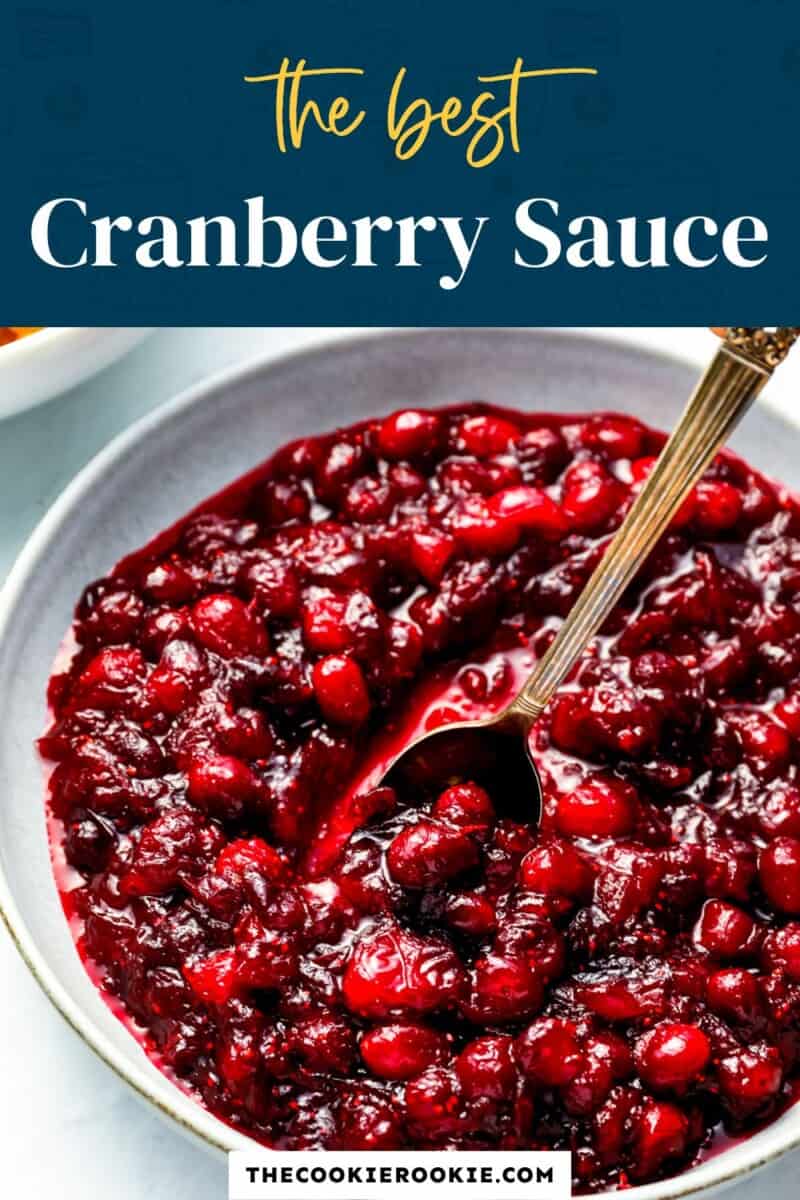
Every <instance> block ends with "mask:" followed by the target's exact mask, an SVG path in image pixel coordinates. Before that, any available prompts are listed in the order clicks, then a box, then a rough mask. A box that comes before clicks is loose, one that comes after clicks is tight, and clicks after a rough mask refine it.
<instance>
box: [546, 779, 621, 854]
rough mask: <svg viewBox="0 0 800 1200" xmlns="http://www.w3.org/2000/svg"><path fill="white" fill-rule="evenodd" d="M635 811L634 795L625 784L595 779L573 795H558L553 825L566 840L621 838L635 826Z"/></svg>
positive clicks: (614, 780) (581, 786) (565, 793)
mask: <svg viewBox="0 0 800 1200" xmlns="http://www.w3.org/2000/svg"><path fill="white" fill-rule="evenodd" d="M636 810H637V805H636V793H635V792H634V790H633V788H632V787H630V785H629V784H625V783H623V782H622V781H621V780H617V779H613V778H612V777H610V776H609V777H603V776H601V775H595V776H590V777H589V778H587V779H585V780H584V782H583V783H581V784H579V785H578V787H576V788H575V790H574V791H573V792H562V793H561V795H560V796H559V797H558V801H557V803H556V810H555V823H556V826H557V828H558V831H559V833H563V834H565V835H566V836H567V837H586V838H606V837H624V836H625V834H628V833H630V832H631V831H632V830H633V828H634V826H635V824H636Z"/></svg>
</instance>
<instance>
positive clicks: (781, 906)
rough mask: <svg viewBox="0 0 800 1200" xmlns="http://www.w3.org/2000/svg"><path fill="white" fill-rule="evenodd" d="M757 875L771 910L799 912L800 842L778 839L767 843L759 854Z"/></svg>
mask: <svg viewBox="0 0 800 1200" xmlns="http://www.w3.org/2000/svg"><path fill="white" fill-rule="evenodd" d="M758 873H759V878H760V880H761V886H762V888H763V889H764V894H765V895H766V897H767V899H768V900H769V902H770V904H771V905H772V906H773V908H777V909H778V910H779V911H780V912H787V913H800V839H798V838H790V837H779V838H776V839H775V841H774V842H770V844H769V845H768V846H767V848H766V849H765V850H763V851H762V852H761V858H760V860H759V865H758Z"/></svg>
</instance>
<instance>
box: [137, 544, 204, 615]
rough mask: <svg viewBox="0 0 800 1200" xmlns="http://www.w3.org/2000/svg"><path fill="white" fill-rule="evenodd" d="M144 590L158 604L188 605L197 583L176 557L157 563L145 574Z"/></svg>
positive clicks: (192, 597) (193, 595)
mask: <svg viewBox="0 0 800 1200" xmlns="http://www.w3.org/2000/svg"><path fill="white" fill-rule="evenodd" d="M144 590H145V592H147V594H148V595H149V596H150V597H151V598H152V599H153V600H155V601H157V602H158V603H159V604H170V605H172V604H174V605H179V604H188V602H189V601H190V600H193V599H194V597H195V594H196V591H197V581H196V580H195V578H194V576H193V575H192V574H191V572H190V571H189V570H188V569H187V566H186V564H185V563H183V562H181V560H180V558H178V556H177V555H173V556H172V557H171V558H168V559H165V560H164V561H163V562H160V563H157V564H156V565H155V566H153V567H151V568H150V570H149V571H148V572H147V575H146V576H145V580H144Z"/></svg>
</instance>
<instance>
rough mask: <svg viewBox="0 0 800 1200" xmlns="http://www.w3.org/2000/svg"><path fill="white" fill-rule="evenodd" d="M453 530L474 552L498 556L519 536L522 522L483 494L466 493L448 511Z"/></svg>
mask: <svg viewBox="0 0 800 1200" xmlns="http://www.w3.org/2000/svg"><path fill="white" fill-rule="evenodd" d="M448 524H449V528H450V532H451V533H452V535H453V537H454V538H455V539H456V541H457V542H458V543H460V545H461V546H462V547H463V548H464V549H465V550H466V551H468V552H469V553H471V554H486V555H489V556H491V557H498V556H500V555H501V554H507V553H508V551H509V550H511V549H512V548H513V547H514V546H515V545H516V543H517V541H518V539H519V530H520V526H519V524H518V522H517V521H516V520H514V519H512V518H510V517H508V516H506V515H504V514H502V513H498V512H497V511H496V509H494V508H493V507H492V504H491V502H490V501H489V500H486V499H485V498H484V497H483V496H464V497H463V499H461V500H458V501H457V502H456V504H455V505H454V506H453V508H452V509H451V511H450V513H449V514H448Z"/></svg>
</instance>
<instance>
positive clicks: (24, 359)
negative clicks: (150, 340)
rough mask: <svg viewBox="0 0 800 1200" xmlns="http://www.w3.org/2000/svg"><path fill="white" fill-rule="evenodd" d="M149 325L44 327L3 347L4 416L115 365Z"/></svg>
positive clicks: (0, 396) (0, 392) (0, 402)
mask: <svg viewBox="0 0 800 1200" xmlns="http://www.w3.org/2000/svg"><path fill="white" fill-rule="evenodd" d="M148 332H149V331H148V330H147V329H86V328H84V329H80V328H73V329H67V328H65V329H56V328H47V329H40V330H39V331H38V332H37V333H32V334H29V335H28V336H27V337H23V338H20V339H19V340H18V341H16V342H10V343H9V344H8V345H6V346H0V420H2V418H3V417H10V416H11V415H12V413H17V412H22V411H23V409H26V408H33V406H34V405H35V404H42V403H43V402H44V401H45V400H50V399H51V398H52V397H53V396H58V395H60V394H61V393H62V392H66V391H67V390H68V389H69V388H72V387H76V386H77V384H79V383H83V382H84V381H85V380H86V379H89V378H91V376H92V375H96V374H97V372H98V371H102V370H103V368H104V367H109V366H110V365H111V364H112V363H113V362H116V361H117V359H118V358H121V357H122V355H123V354H126V353H127V351H128V350H130V349H131V348H132V347H133V346H135V345H136V344H137V342H140V341H141V340H142V338H144V337H146V335H147V333H148Z"/></svg>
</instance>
